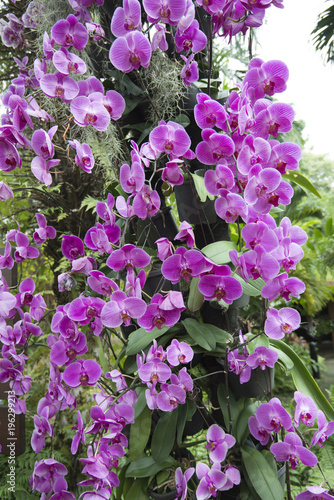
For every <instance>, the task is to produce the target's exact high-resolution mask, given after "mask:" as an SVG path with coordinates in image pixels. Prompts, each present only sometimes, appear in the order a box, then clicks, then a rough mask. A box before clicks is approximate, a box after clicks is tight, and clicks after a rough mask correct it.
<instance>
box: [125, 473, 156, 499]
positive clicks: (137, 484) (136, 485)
mask: <svg viewBox="0 0 334 500" xmlns="http://www.w3.org/2000/svg"><path fill="white" fill-rule="evenodd" d="M146 488H147V480H146V479H144V478H142V479H136V480H135V481H133V483H132V485H131V487H130V488H129V490H128V492H127V494H126V496H125V499H124V500H133V499H134V498H135V499H136V500H149V499H150V498H151V497H150V496H149V494H148V493H147V491H146Z"/></svg>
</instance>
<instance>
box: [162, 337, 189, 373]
mask: <svg viewBox="0 0 334 500" xmlns="http://www.w3.org/2000/svg"><path fill="white" fill-rule="evenodd" d="M193 357H194V351H193V350H192V348H191V347H190V346H189V345H188V344H187V343H186V342H179V341H178V340H177V339H173V340H172V342H171V344H170V345H169V346H168V347H167V361H168V363H169V364H170V365H171V366H178V365H179V364H180V363H182V364H187V363H190V361H191V360H192V359H193Z"/></svg>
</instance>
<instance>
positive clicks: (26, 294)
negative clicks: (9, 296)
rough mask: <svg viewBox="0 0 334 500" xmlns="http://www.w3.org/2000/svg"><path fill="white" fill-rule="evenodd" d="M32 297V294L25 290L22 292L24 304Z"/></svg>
mask: <svg viewBox="0 0 334 500" xmlns="http://www.w3.org/2000/svg"><path fill="white" fill-rule="evenodd" d="M32 299H33V295H32V294H31V293H29V292H26V293H25V294H24V299H23V304H26V305H27V304H30V303H31V301H32Z"/></svg>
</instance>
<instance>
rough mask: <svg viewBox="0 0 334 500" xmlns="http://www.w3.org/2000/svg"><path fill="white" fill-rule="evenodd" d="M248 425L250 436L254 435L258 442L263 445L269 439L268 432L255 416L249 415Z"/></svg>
mask: <svg viewBox="0 0 334 500" xmlns="http://www.w3.org/2000/svg"><path fill="white" fill-rule="evenodd" d="M248 427H249V431H250V433H251V434H252V436H254V437H255V439H257V440H258V441H260V443H261V444H262V445H263V446H265V445H266V444H267V443H268V441H269V436H270V433H269V432H268V431H267V429H265V427H264V426H263V425H261V424H260V422H259V421H258V419H257V418H256V417H255V416H252V417H249V419H248Z"/></svg>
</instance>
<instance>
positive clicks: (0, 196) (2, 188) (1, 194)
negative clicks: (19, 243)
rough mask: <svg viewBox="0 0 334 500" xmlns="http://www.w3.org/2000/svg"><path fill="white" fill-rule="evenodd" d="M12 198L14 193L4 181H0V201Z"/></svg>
mask: <svg viewBox="0 0 334 500" xmlns="http://www.w3.org/2000/svg"><path fill="white" fill-rule="evenodd" d="M11 198H14V193H13V191H12V190H11V188H10V187H9V186H8V184H7V183H6V182H5V181H0V201H6V200H10V199H11Z"/></svg>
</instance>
